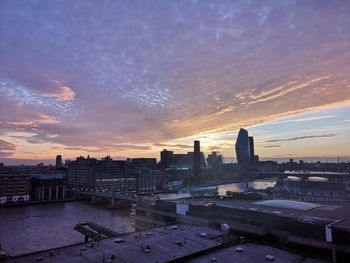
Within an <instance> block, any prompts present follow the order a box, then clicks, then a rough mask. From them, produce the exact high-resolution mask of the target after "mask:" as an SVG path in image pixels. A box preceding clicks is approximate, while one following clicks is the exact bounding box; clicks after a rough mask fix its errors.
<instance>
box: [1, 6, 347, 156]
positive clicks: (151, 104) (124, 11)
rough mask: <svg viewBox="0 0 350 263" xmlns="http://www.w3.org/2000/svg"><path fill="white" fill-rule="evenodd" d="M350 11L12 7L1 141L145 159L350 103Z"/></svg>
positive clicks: (7, 16)
mask: <svg viewBox="0 0 350 263" xmlns="http://www.w3.org/2000/svg"><path fill="white" fill-rule="evenodd" d="M305 10H308V12H307V15H306V13H305V12H306V11H305ZM349 12H350V6H349V5H346V4H336V3H333V2H323V3H321V4H320V3H317V4H316V3H314V2H308V3H298V2H297V3H292V2H288V1H283V2H281V3H280V2H278V1H277V2H267V3H260V2H259V1H252V2H251V3H249V2H245V1H242V2H237V3H235V4H228V3H226V2H221V1H217V2H215V3H207V2H205V1H193V2H190V3H187V2H186V3H185V2H181V1H176V2H174V3H172V2H157V1H155V2H151V3H149V4H147V5H145V4H144V3H142V2H133V3H129V2H127V1H126V2H123V1H111V2H106V3H105V4H100V3H97V2H96V3H90V2H85V1H75V2H74V3H72V4H71V3H69V4H68V3H67V2H65V1H57V2H53V3H50V4H48V3H45V1H42V2H40V1H39V2H36V1H34V0H28V1H26V4H25V5H23V4H21V3H19V2H18V1H5V3H4V4H3V5H2V8H1V9H0V17H1V27H0V34H1V36H2V37H1V40H2V41H1V45H0V53H1V54H2V58H1V61H0V134H1V135H6V136H11V135H13V134H15V133H17V132H19V131H21V132H23V133H26V134H27V135H23V136H22V138H18V140H21V139H22V143H23V142H24V143H27V142H31V143H36V145H33V147H38V149H39V148H40V147H39V145H44V144H58V145H60V146H61V147H62V148H64V147H65V148H67V149H65V150H66V151H67V153H68V152H70V151H71V152H74V151H75V150H74V149H77V148H76V147H83V148H82V149H86V150H88V149H92V150H95V151H96V152H98V151H101V153H103V152H105V151H109V149H111V148H109V146H111V147H114V148H113V151H115V152H118V151H123V152H125V155H126V154H134V155H136V154H137V155H139V154H140V153H145V154H149V152H150V151H157V150H158V148H157V147H163V146H162V145H155V144H154V143H155V142H159V143H160V144H164V145H165V147H168V145H169V147H177V148H180V149H187V148H188V149H190V148H192V146H191V145H190V144H189V143H188V141H187V140H188V138H193V137H196V136H200V135H202V134H203V133H207V135H208V137H213V136H215V134H219V133H220V132H224V131H229V130H230V131H235V130H236V129H237V128H239V127H241V126H242V127H243V126H244V127H246V126H250V125H254V124H258V123H262V122H269V121H274V120H277V119H279V118H284V117H288V116H291V115H294V114H298V113H303V112H305V111H308V110H315V109H320V108H322V109H323V108H326V107H336V106H337V105H341V104H346V105H350V83H349V80H348V77H347V76H348V75H349V68H348V65H349V62H350V53H349V52H348V50H350V46H349V45H350V44H349V43H350V29H349V27H346V26H345V25H347V24H349V23H350V18H349V16H348V15H347V14H348V13H349ZM324 17H327V18H328V19H327V20H324V19H323V18H324ZM315 28H322V32H324V33H322V34H320V33H319V32H321V31H320V30H315ZM329 119H330V118H329ZM313 120H316V119H315V118H314V119H313ZM295 121H296V120H295ZM307 121H311V119H307V118H304V119H303V118H301V119H300V120H299V122H305V123H306V122H307ZM230 136H231V135H230ZM296 137H297V136H296ZM216 138H218V140H219V139H220V140H224V139H225V138H219V137H216ZM211 143H213V144H215V142H214V141H213V140H212V141H211ZM52 150H53V149H52ZM20 151H21V150H20V149H17V150H16V154H21V152H20ZM52 152H53V151H52ZM123 155H124V153H123ZM45 158H46V157H45Z"/></svg>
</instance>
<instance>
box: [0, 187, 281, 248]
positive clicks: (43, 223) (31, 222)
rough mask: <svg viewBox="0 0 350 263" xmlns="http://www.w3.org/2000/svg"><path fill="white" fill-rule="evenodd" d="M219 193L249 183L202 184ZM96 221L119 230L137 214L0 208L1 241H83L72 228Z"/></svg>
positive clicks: (96, 208) (75, 205) (38, 244)
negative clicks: (82, 223) (81, 223)
mask: <svg viewBox="0 0 350 263" xmlns="http://www.w3.org/2000/svg"><path fill="white" fill-rule="evenodd" d="M274 185H275V181H264V180H256V181H251V182H248V186H249V187H253V188H255V189H265V188H267V187H272V186H274ZM216 187H217V189H218V192H219V194H220V195H225V194H226V191H232V192H242V191H244V190H245V189H246V187H247V183H246V182H243V183H230V184H222V185H218V186H209V187H202V189H215V188H216ZM189 196H191V195H190V193H189V192H188V191H187V192H183V193H177V194H176V193H175V194H161V199H177V198H184V197H189ZM87 221H93V222H95V223H99V224H101V225H103V226H105V227H108V228H110V229H112V230H114V231H116V232H118V233H128V232H132V231H134V228H133V226H132V224H133V223H134V218H133V217H132V216H130V209H118V210H110V209H108V208H106V207H103V206H101V205H91V204H89V203H83V202H67V203H52V204H42V205H28V206H17V207H6V208H0V244H1V245H2V248H3V249H4V250H5V251H6V252H8V253H9V254H10V255H20V254H26V253H31V252H34V251H41V250H47V249H51V248H56V247H61V246H67V245H72V244H75V243H80V242H83V241H84V236H83V235H82V234H80V233H79V232H77V231H75V230H74V229H73V228H74V226H75V225H76V224H78V223H80V222H87Z"/></svg>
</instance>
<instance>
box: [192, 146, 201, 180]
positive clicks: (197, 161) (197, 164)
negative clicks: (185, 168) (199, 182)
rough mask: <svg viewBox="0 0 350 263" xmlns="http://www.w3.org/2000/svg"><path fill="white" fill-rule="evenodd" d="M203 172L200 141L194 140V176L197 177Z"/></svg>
mask: <svg viewBox="0 0 350 263" xmlns="http://www.w3.org/2000/svg"><path fill="white" fill-rule="evenodd" d="M200 173H201V149H200V143H199V141H194V148H193V176H194V178H195V179H198V178H199V177H200Z"/></svg>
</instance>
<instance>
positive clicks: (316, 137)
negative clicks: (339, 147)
mask: <svg viewBox="0 0 350 263" xmlns="http://www.w3.org/2000/svg"><path fill="white" fill-rule="evenodd" d="M335 136H337V134H323V135H309V136H299V137H291V138H284V139H275V140H268V141H266V142H289V141H298V140H306V139H319V138H331V137H335Z"/></svg>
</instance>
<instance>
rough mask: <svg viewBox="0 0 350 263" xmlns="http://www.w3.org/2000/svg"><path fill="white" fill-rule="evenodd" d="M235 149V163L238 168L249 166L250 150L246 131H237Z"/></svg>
mask: <svg viewBox="0 0 350 263" xmlns="http://www.w3.org/2000/svg"><path fill="white" fill-rule="evenodd" d="M235 148H236V157H237V163H238V164H239V165H240V166H249V165H250V164H251V157H250V156H251V155H250V151H251V148H250V144H249V136H248V131H247V130H245V129H242V128H241V129H240V130H239V133H238V136H237V140H236V145H235Z"/></svg>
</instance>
